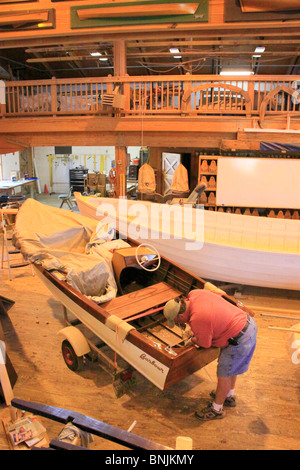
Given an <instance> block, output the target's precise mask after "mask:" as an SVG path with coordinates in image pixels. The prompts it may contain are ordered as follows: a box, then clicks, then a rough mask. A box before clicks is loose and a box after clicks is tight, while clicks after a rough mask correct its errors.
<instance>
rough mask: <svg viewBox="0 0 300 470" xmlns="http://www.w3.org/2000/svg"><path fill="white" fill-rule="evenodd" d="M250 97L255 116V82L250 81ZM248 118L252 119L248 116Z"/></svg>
mask: <svg viewBox="0 0 300 470" xmlns="http://www.w3.org/2000/svg"><path fill="white" fill-rule="evenodd" d="M248 95H249V96H250V99H251V114H253V110H254V82H252V81H250V82H248ZM246 117H250V116H248V115H246Z"/></svg>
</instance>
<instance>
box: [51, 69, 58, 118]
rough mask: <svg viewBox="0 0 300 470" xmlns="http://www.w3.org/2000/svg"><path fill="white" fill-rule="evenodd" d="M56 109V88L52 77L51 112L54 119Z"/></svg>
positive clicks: (54, 79)
mask: <svg viewBox="0 0 300 470" xmlns="http://www.w3.org/2000/svg"><path fill="white" fill-rule="evenodd" d="M57 109H58V103H57V88H56V78H55V77H52V83H51V111H52V115H53V117H56V113H57Z"/></svg>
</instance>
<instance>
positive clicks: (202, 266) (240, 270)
mask: <svg viewBox="0 0 300 470" xmlns="http://www.w3.org/2000/svg"><path fill="white" fill-rule="evenodd" d="M76 201H77V204H78V207H79V210H80V213H81V214H82V215H85V216H87V217H91V218H94V219H98V220H103V218H104V217H105V220H107V218H108V217H109V216H110V215H111V217H112V220H113V218H114V217H115V215H116V217H117V224H118V228H119V230H120V231H121V232H122V230H124V231H125V232H126V230H128V226H129V224H131V225H132V224H134V219H133V218H132V217H127V218H126V217H122V216H119V213H118V200H117V199H108V198H92V197H84V196H81V195H80V194H76ZM138 203H139V204H144V205H145V207H146V208H151V205H152V209H153V204H152V203H149V202H144V201H138ZM103 204H105V209H106V211H105V212H104V211H102V210H101V205H103ZM107 204H109V205H111V206H112V207H115V210H112V211H111V213H109V211H107ZM134 204H135V201H128V207H133V205H134ZM155 206H156V207H157V211H158V210H159V205H156V204H155ZM192 210H194V211H198V210H200V209H192ZM203 212H204V243H203V245H202V246H201V247H199V249H186V246H187V245H186V244H187V242H188V240H187V239H185V238H181V239H176V238H174V237H172V236H170V237H169V238H168V239H166V238H163V237H158V238H156V239H153V238H151V239H149V236H147V237H143V236H142V233H143V231H141V233H140V234H139V233H137V231H134V232H130V236H131V237H132V238H133V239H135V240H137V241H138V242H141V243H150V244H151V245H153V246H154V247H155V248H157V249H158V251H159V252H160V254H161V255H162V256H164V257H166V258H168V259H170V260H172V261H173V262H174V263H176V264H178V265H179V266H180V267H182V268H184V269H186V270H187V271H189V272H190V273H192V274H194V275H196V276H200V277H202V278H205V279H209V280H214V281H216V280H217V281H222V282H229V283H234V284H243V285H251V286H261V287H270V288H280V289H291V290H299V288H300V221H299V220H282V219H269V218H266V217H253V216H244V215H237V214H227V213H219V212H212V211H203ZM139 223H140V221H139ZM145 225H147V219H146V218H145ZM148 228H150V227H149V226H148ZM127 233H128V232H127ZM132 233H133V235H134V236H132Z"/></svg>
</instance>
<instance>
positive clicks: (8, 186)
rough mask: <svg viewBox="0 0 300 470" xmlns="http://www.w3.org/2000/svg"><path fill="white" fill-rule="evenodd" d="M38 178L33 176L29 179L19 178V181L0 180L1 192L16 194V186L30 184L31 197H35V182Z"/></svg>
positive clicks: (21, 186)
mask: <svg viewBox="0 0 300 470" xmlns="http://www.w3.org/2000/svg"><path fill="white" fill-rule="evenodd" d="M36 181H37V178H31V179H28V180H25V179H23V180H18V181H5V180H4V181H0V194H8V195H9V196H11V195H13V194H15V189H16V188H21V190H22V188H23V187H25V186H29V188H30V197H32V198H34V184H35V183H36Z"/></svg>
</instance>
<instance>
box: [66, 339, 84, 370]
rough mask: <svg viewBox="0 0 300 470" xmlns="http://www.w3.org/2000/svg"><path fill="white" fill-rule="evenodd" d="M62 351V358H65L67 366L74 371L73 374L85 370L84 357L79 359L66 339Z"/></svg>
mask: <svg viewBox="0 0 300 470" xmlns="http://www.w3.org/2000/svg"><path fill="white" fill-rule="evenodd" d="M61 351H62V356H63V358H64V361H65V363H66V366H67V367H68V368H69V369H70V370H72V371H73V372H78V371H79V370H81V369H82V368H83V365H84V362H83V356H80V357H78V356H77V355H76V353H75V351H74V349H73V347H72V346H71V344H70V343H69V341H67V340H66V339H65V340H64V341H63V342H62V345H61Z"/></svg>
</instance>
